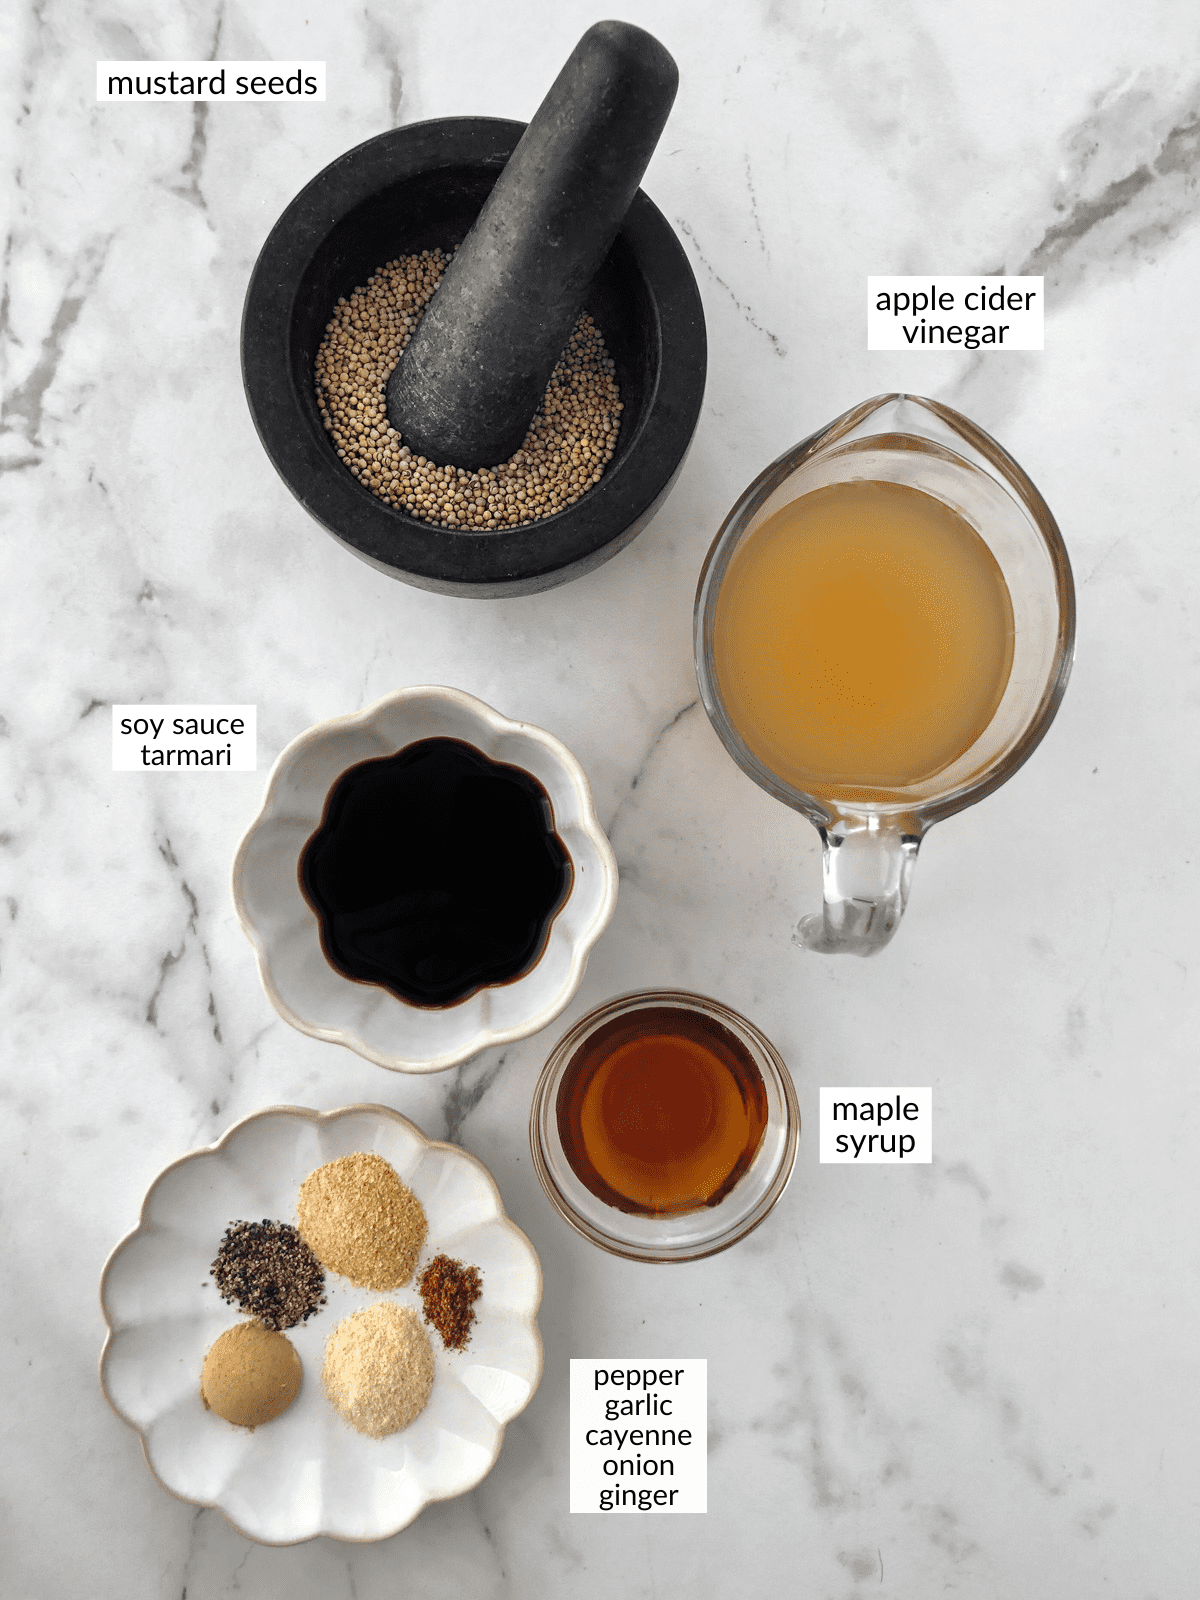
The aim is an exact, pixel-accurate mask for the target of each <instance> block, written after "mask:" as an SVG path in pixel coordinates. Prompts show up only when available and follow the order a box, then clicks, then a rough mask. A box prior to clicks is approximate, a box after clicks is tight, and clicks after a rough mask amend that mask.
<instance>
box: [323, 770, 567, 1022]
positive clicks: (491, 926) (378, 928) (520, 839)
mask: <svg viewBox="0 0 1200 1600" xmlns="http://www.w3.org/2000/svg"><path fill="white" fill-rule="evenodd" d="M572 877H573V868H572V865H571V858H570V856H569V855H568V853H567V849H566V846H565V845H564V844H563V842H562V840H561V839H560V838H559V836H558V834H557V832H556V831H555V827H554V812H553V808H552V806H551V803H550V797H549V795H548V794H547V793H546V791H545V789H544V788H543V787H542V785H541V784H540V783H539V782H538V781H537V779H536V778H534V777H533V776H532V775H531V774H530V773H528V772H526V771H525V770H524V769H523V768H521V767H514V766H508V765H505V764H504V763H502V762H498V761H492V760H491V759H490V758H489V757H487V756H485V755H484V754H483V753H482V751H480V750H477V749H476V748H475V747H474V745H470V744H467V743H465V742H464V741H463V740H461V739H446V738H438V739H420V740H418V741H417V742H416V743H415V744H410V745H406V746H405V748H404V749H402V750H399V751H397V752H396V754H395V755H391V756H380V757H376V758H375V759H373V760H370V761H361V762H359V763H358V765H357V766H353V767H350V768H349V769H348V770H347V771H346V772H343V773H342V774H341V776H340V777H339V778H338V779H337V781H336V783H335V784H334V785H333V787H332V788H331V789H330V791H329V795H328V798H327V799H326V802H325V812H324V815H323V817H322V819H321V825H320V827H319V828H318V829H317V831H316V832H315V833H314V834H313V835H312V837H311V838H310V839H309V841H308V843H307V844H306V845H305V847H304V850H303V852H302V853H301V856H300V887H301V889H302V890H303V892H304V896H305V898H306V899H307V901H308V902H309V904H310V905H311V906H312V908H313V910H314V911H315V912H316V915H317V920H318V922H319V924H320V929H321V945H322V948H323V950H324V952H325V957H326V959H327V960H328V961H329V963H330V965H331V966H332V967H334V968H335V969H336V971H338V972H340V973H342V974H343V975H344V976H345V977H347V978H353V979H356V980H357V981H358V982H360V983H371V984H376V985H379V986H380V987H382V988H384V989H387V990H388V991H389V992H390V993H392V994H394V995H396V996H397V998H398V999H400V1000H403V1001H405V1002H406V1003H407V1004H409V1005H417V1006H452V1005H456V1004H457V1003H458V1002H459V1001H461V1000H466V999H467V998H468V997H469V996H471V995H473V994H475V993H476V992H477V991H478V990H480V989H483V988H487V987H489V986H491V985H495V984H503V983H509V982H511V981H512V980H513V979H515V978H519V977H521V976H522V975H523V974H524V973H526V972H528V971H529V970H530V968H531V967H533V966H534V965H535V963H536V962H537V960H538V958H539V957H540V956H541V954H542V952H543V950H544V949H545V947H546V943H547V941H548V939H549V936H550V926H551V923H552V922H553V920H554V917H555V914H556V913H557V912H558V911H559V910H560V909H561V907H562V906H563V904H564V903H565V901H566V899H567V896H568V894H569V893H570V889H571V882H572Z"/></svg>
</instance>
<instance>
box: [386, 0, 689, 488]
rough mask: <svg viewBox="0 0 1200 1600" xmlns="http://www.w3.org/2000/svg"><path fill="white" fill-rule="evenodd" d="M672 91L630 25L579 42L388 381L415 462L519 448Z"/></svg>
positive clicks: (463, 459) (651, 42) (666, 68)
mask: <svg viewBox="0 0 1200 1600" xmlns="http://www.w3.org/2000/svg"><path fill="white" fill-rule="evenodd" d="M678 84H679V72H678V69H677V68H676V66H675V63H674V61H673V60H672V59H671V57H670V55H668V53H667V51H666V50H665V49H664V48H663V47H662V45H661V44H659V42H658V40H657V39H655V38H654V37H653V36H652V35H651V34H648V33H646V32H644V31H643V30H642V29H641V28H635V27H634V26H633V25H632V24H631V23H628V22H597V23H596V24H595V25H594V26H593V27H591V28H589V29H588V31H587V32H586V33H585V34H584V36H583V38H582V39H581V40H580V41H579V43H578V44H577V45H576V46H575V49H574V50H573V51H572V52H571V55H570V57H569V59H568V60H567V63H566V65H565V66H564V67H563V69H562V71H561V72H560V73H559V75H558V77H557V78H556V79H555V80H554V83H553V85H552V86H551V89H550V92H549V93H548V94H547V96H546V98H545V99H544V100H543V101H542V103H541V105H540V106H539V107H538V110H537V113H536V115H535V116H534V119H533V121H532V122H531V123H530V124H529V126H528V128H527V129H526V130H525V133H524V135H523V136H522V138H521V141H520V143H519V144H518V145H517V148H516V149H515V150H514V151H513V153H512V155H511V157H510V158H509V160H508V163H507V165H506V166H505V168H504V171H503V172H502V173H501V175H500V178H499V181H498V182H497V184H496V187H495V188H494V189H493V190H492V193H491V195H490V196H489V198H488V200H487V202H486V203H485V205H484V207H483V210H482V212H481V213H480V215H479V217H478V219H477V221H476V222H475V225H474V227H473V228H472V229H471V231H470V233H469V234H468V235H467V237H466V238H465V239H464V240H463V242H462V244H461V245H460V247H459V249H458V251H457V253H456V254H455V256H454V259H453V260H452V261H451V263H450V265H449V266H448V267H447V269H446V271H445V273H444V275H443V277H442V281H441V284H440V285H439V287H438V291H437V293H436V294H435V295H434V297H433V299H432V300H431V301H430V303H429V306H428V308H427V310H426V312H425V315H424V317H423V318H422V319H421V321H420V323H419V324H418V325H417V329H416V332H415V333H414V334H413V336H412V338H411V340H410V341H409V344H408V347H407V349H406V350H405V352H404V355H403V356H402V357H401V359H400V361H399V363H398V365H397V366H396V368H395V370H394V371H393V373H392V375H391V377H390V378H389V379H388V384H387V411H388V420H389V422H390V423H391V425H392V427H393V428H395V429H396V431H397V433H399V434H400V435H401V436H402V438H403V440H404V443H405V444H406V445H408V447H409V448H410V449H411V450H412V452H413V454H414V455H423V456H427V457H428V458H429V459H430V460H432V461H436V462H438V463H440V464H442V465H453V466H457V467H467V468H472V469H474V468H478V467H490V466H495V465H496V464H497V463H499V462H501V461H506V460H507V459H508V458H509V457H510V456H511V455H513V454H514V452H515V451H517V450H518V449H520V447H521V443H522V441H523V440H524V438H525V435H526V433H527V432H528V429H529V424H530V423H531V422H532V420H533V416H534V413H535V412H536V410H537V408H538V406H539V404H540V403H541V399H542V396H543V394H544V393H545V390H546V385H547V383H548V382H549V380H550V374H551V372H552V371H553V370H554V364H555V362H556V361H557V360H558V358H559V356H560V355H561V354H562V351H563V349H564V347H565V346H566V344H567V341H568V339H569V338H570V336H571V330H572V328H573V327H574V325H575V322H576V319H577V318H578V316H579V312H580V310H581V308H582V306H583V302H584V298H585V296H586V294H587V290H588V285H589V284H590V283H591V281H592V278H593V277H594V276H595V274H596V271H597V269H598V268H599V266H600V264H601V262H602V261H603V260H604V258H605V256H606V255H607V254H608V251H609V248H610V247H611V245H612V242H613V240H614V239H615V238H616V235H617V230H618V229H619V228H620V226H621V223H622V221H623V219H624V217H625V213H626V211H627V210H628V209H629V206H630V203H631V201H632V200H633V197H634V195H635V194H636V193H637V188H638V184H639V183H640V182H641V179H642V174H643V173H644V172H645V170H646V166H647V164H648V163H649V160H650V157H651V156H652V155H653V153H654V147H655V145H656V144H657V143H658V138H659V135H660V134H661V133H662V130H663V127H664V126H665V124H666V120H667V116H668V114H669V112H670V110H671V105H672V102H673V101H674V99H675V91H676V88H677V87H678ZM603 331H604V330H603V329H601V332H603Z"/></svg>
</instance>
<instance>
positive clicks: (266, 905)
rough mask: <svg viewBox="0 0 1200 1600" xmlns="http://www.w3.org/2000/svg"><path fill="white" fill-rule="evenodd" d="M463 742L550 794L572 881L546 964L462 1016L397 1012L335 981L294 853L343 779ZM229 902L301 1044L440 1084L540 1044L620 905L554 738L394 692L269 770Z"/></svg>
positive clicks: (583, 789) (606, 848) (468, 1003)
mask: <svg viewBox="0 0 1200 1600" xmlns="http://www.w3.org/2000/svg"><path fill="white" fill-rule="evenodd" d="M432 738H451V739H462V740H463V741H464V742H465V743H467V744H470V745H474V747H475V748H476V749H477V750H480V751H482V752H483V754H484V755H485V756H488V757H490V759H491V760H493V761H500V762H504V763H506V764H508V765H511V766H516V767H522V768H524V770H525V771H526V772H528V773H531V774H532V775H533V777H535V778H536V779H537V780H538V782H539V783H540V784H541V785H542V787H543V788H544V789H545V790H546V793H547V794H548V795H549V796H550V803H551V805H552V807H553V810H554V826H555V829H556V831H557V833H558V836H559V838H560V839H561V840H562V842H563V844H564V845H565V846H566V849H567V853H568V855H569V856H570V857H571V865H572V867H573V869H574V872H573V879H572V884H571V892H570V894H569V895H568V896H567V899H566V901H565V902H564V904H563V905H562V907H561V908H560V909H559V910H558V912H556V914H555V917H554V920H553V922H552V924H551V927H550V936H549V939H548V941H547V944H546V948H545V949H544V950H543V952H542V954H541V956H540V957H539V958H538V960H537V962H536V963H535V964H534V966H533V967H532V968H531V969H530V970H529V971H528V972H527V973H525V974H524V975H523V976H521V977H519V978H516V979H514V980H513V981H512V982H511V983H506V984H496V985H493V986H491V987H489V988H485V989H481V990H480V991H479V992H478V993H477V994H474V995H471V996H469V997H468V998H467V999H466V1000H463V1001H460V1002H459V1003H458V1004H457V1005H452V1006H440V1007H428V1008H427V1007H422V1006H412V1005H406V1004H405V1002H404V1001H403V1000H400V999H398V998H397V997H396V996H395V995H393V994H391V993H389V991H388V990H386V989H383V988H380V987H378V986H377V985H374V984H368V983H360V982H357V981H356V980H354V979H352V978H347V977H344V976H343V975H342V974H341V973H340V972H337V971H336V970H335V969H334V968H333V967H332V966H330V964H329V962H328V961H327V960H326V957H325V953H324V951H323V950H322V948H321V935H320V928H319V925H318V922H317V917H316V914H315V913H314V911H313V910H312V908H311V906H310V905H309V904H308V901H307V900H306V899H305V898H304V895H303V893H302V891H301V888H300V878H299V870H298V869H299V860H300V854H301V851H302V850H303V849H304V846H305V845H306V844H307V842H308V840H309V839H310V837H311V836H312V834H313V833H314V832H315V831H316V829H317V828H318V826H319V825H320V822H321V818H322V816H323V814H324V810H325V801H326V798H327V796H328V794H329V791H330V789H331V788H332V786H333V784H334V782H335V781H336V779H337V778H338V777H339V776H340V775H341V774H342V773H343V772H345V771H346V769H347V768H348V767H352V766H355V765H356V764H357V763H358V762H360V761H367V760H370V759H371V758H372V757H377V756H388V755H393V754H394V753H395V752H396V751H397V750H402V749H403V748H404V747H405V746H406V745H409V744H413V743H414V742H415V741H416V740H418V739H432ZM233 899H234V904H235V906H236V908H237V914H238V917H239V919H240V921H241V924H242V927H243V928H244V929H245V931H246V934H247V937H248V938H249V939H250V942H251V944H253V946H254V949H255V952H256V953H257V956H258V970H259V975H260V976H261V978H262V983H263V988H264V989H265V990H266V992H267V996H268V998H269V999H270V1001H271V1004H272V1005H273V1006H274V1007H275V1009H276V1011H278V1012H279V1014H280V1016H281V1017H283V1018H285V1020H286V1021H288V1022H290V1023H291V1024H292V1026H293V1027H294V1028H299V1029H300V1031H301V1032H302V1033H308V1034H311V1035H312V1036H313V1037H314V1038H316V1039H327V1040H329V1041H330V1042H331V1043H334V1044H344V1045H347V1046H348V1047H349V1048H350V1049H351V1050H357V1051H358V1053H359V1055H362V1056H366V1058H367V1060H368V1061H374V1062H376V1063H377V1064H378V1065H379V1066H381V1067H390V1068H392V1069H393V1070H394V1071H397V1072H441V1071H443V1070H444V1069H445V1068H446V1067H452V1066H455V1065H457V1064H458V1063H459V1062H461V1061H466V1060H468V1059H469V1058H470V1057H471V1056H473V1055H477V1054H478V1053H479V1051H480V1050H485V1049H487V1048H488V1046H489V1045H501V1044H508V1043H511V1041H512V1040H514V1039H524V1038H526V1037H528V1035H529V1034H531V1033H537V1032H538V1030H539V1029H540V1028H544V1027H545V1026H546V1025H547V1023H550V1022H553V1020H554V1018H555V1017H557V1016H558V1015H559V1013H560V1012H562V1011H563V1010H564V1009H565V1008H566V1006H567V1005H568V1004H569V1003H570V1000H571V997H572V995H574V993H575V991H576V990H577V989H578V987H579V985H580V983H581V982H582V981H583V974H584V970H585V969H586V967H587V958H588V955H589V953H590V951H591V948H592V946H593V945H594V944H595V942H596V940H597V939H598V938H599V937H600V935H601V933H603V931H604V929H605V927H606V926H607V925H608V921H609V919H610V918H611V916H612V914H613V908H614V907H615V905H616V902H617V863H616V858H615V857H614V855H613V853H612V849H611V847H610V845H609V842H608V840H607V838H606V837H605V835H604V830H603V829H602V828H601V826H600V823H599V821H598V820H597V817H596V811H595V807H594V806H593V804H592V792H591V789H590V787H589V786H588V781H587V776H586V774H585V773H584V770H583V768H582V767H581V766H580V765H579V763H578V761H576V759H575V757H574V756H573V755H572V754H571V752H570V751H569V750H568V749H567V747H566V746H565V745H564V744H562V743H560V741H559V740H557V739H556V738H554V736H553V735H552V734H549V733H546V732H544V731H543V730H542V729H541V728H535V727H533V726H532V725H531V724H530V723H528V722H512V721H510V720H509V719H508V718H507V717H502V716H501V715H500V713H499V712H497V711H493V710H492V708H491V707H490V706H487V705H484V703H483V701H482V700H476V699H475V698H474V696H472V695H469V694H464V693H463V692H462V690H461V689H446V688H437V687H432V686H422V687H419V688H412V689H399V690H397V691H396V692H395V693H394V694H390V695H385V696H384V698H383V699H382V700H377V701H376V702H375V704H374V705H371V706H368V707H367V708H366V709H365V710H364V711H359V712H356V713H354V714H353V715H351V716H345V717H334V718H333V719H332V720H330V721H329V722H319V723H317V725H316V726H315V727H313V728H309V729H308V730H307V732H305V733H302V734H301V735H300V737H299V738H297V739H294V740H293V741H292V743H291V744H290V745H288V747H287V749H286V750H284V752H283V754H282V755H281V756H280V757H279V760H278V761H277V762H276V763H275V766H274V769H273V771H272V773H271V776H270V779H269V780H268V783H267V793H266V797H265V798H264V800H263V807H262V810H261V812H260V813H259V815H258V817H257V818H256V819H255V821H254V823H253V824H252V826H251V828H250V831H249V832H248V833H247V834H246V837H245V838H244V839H243V840H242V843H241V845H240V847H239V849H238V853H237V856H236V857H235V859H234V863H233Z"/></svg>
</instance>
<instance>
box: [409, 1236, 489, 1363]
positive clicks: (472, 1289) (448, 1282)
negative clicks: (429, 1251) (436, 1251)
mask: <svg viewBox="0 0 1200 1600" xmlns="http://www.w3.org/2000/svg"><path fill="white" fill-rule="evenodd" d="M417 1287H418V1288H419V1289H420V1291H421V1300H422V1303H423V1304H424V1307H425V1321H426V1322H428V1323H431V1324H432V1325H433V1327H435V1328H436V1329H437V1331H438V1332H439V1333H440V1334H441V1336H442V1343H443V1344H444V1345H445V1347H446V1349H447V1350H465V1349H466V1346H467V1341H468V1340H469V1339H470V1337H471V1327H472V1324H473V1323H474V1321H475V1302H476V1300H478V1299H479V1296H480V1295H481V1294H482V1293H483V1276H482V1274H481V1273H480V1271H479V1268H478V1267H465V1266H463V1264H462V1262H461V1261H452V1260H451V1259H450V1257H449V1256H434V1258H433V1260H432V1261H431V1262H430V1263H429V1265H428V1266H427V1267H426V1268H425V1270H424V1272H423V1273H422V1274H421V1276H420V1278H419V1279H418V1282H417Z"/></svg>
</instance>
